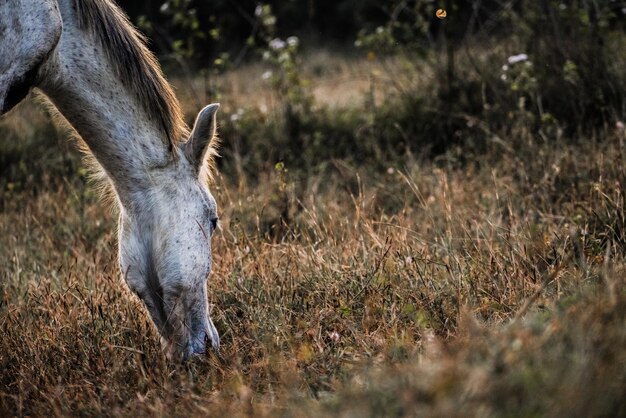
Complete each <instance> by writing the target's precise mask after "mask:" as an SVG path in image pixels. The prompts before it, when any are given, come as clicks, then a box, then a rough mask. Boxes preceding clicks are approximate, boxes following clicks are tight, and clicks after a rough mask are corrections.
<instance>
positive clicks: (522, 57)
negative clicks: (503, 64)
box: [507, 54, 528, 65]
mask: <svg viewBox="0 0 626 418" xmlns="http://www.w3.org/2000/svg"><path fill="white" fill-rule="evenodd" d="M527 59H528V55H526V54H517V55H511V56H510V57H509V58H508V59H507V61H508V62H509V64H510V65H513V64H516V63H518V62H522V61H526V60H527Z"/></svg>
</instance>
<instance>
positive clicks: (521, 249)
mask: <svg viewBox="0 0 626 418" xmlns="http://www.w3.org/2000/svg"><path fill="white" fill-rule="evenodd" d="M29 112H32V110H31V109H30V108H29V107H28V106H25V107H24V106H22V109H20V111H19V112H15V113H14V114H12V115H11V117H10V118H9V119H8V120H5V121H4V122H2V125H1V126H0V128H1V129H2V132H3V133H4V134H5V136H8V137H11V138H18V137H19V134H20V133H21V132H22V130H23V126H25V125H23V124H24V122H23V121H24V119H23V118H24V113H26V114H27V115H28V114H30V113H29ZM39 118H40V120H38V121H37V122H36V123H37V124H38V126H40V128H39V129H38V130H37V132H39V131H44V132H54V130H52V129H51V128H49V125H48V122H46V121H45V118H41V117H40V116H39ZM47 126H48V127H47ZM33 132H35V131H33ZM33 135H36V134H35V133H33ZM59 136H60V137H62V135H59ZM625 139H626V138H624V133H623V131H620V132H611V133H609V134H608V136H607V138H605V139H604V141H602V142H597V141H592V140H588V141H581V143H580V144H577V145H568V144H564V143H553V144H551V145H536V144H531V143H529V144H528V145H527V148H526V149H525V150H524V152H517V153H509V152H506V151H502V150H501V149H499V150H494V151H493V152H491V153H487V154H486V155H483V156H481V157H480V159H477V160H475V161H474V162H473V163H471V164H464V165H459V164H457V163H456V162H455V160H454V158H453V155H454V152H451V153H449V154H448V155H447V157H446V158H443V159H441V160H438V161H436V162H432V161H423V160H411V159H407V160H405V161H403V163H402V165H401V166H396V165H394V164H393V163H390V166H389V169H388V170H387V171H386V172H373V171H372V170H370V169H368V167H353V166H350V165H349V164H347V163H345V162H342V161H333V162H331V163H329V165H328V166H327V167H326V169H325V170H321V171H320V174H317V175H315V176H311V177H308V178H304V179H303V178H301V177H299V176H298V174H297V173H298V172H297V169H296V168H291V167H287V171H284V170H283V171H271V172H263V173H258V175H257V176H256V178H254V179H250V178H236V176H232V177H226V176H218V177H217V179H216V184H215V185H214V187H213V191H214V194H215V197H216V199H217V201H218V202H219V204H220V207H221V214H220V217H221V220H222V226H223V229H222V231H221V232H220V233H217V234H216V236H215V237H214V238H213V243H214V259H215V263H214V272H213V274H212V277H211V279H210V299H211V300H210V302H211V304H212V307H213V313H212V317H213V319H214V320H215V322H216V326H217V327H218V329H219V331H220V333H221V335H222V345H223V352H222V354H223V356H224V361H222V362H220V361H219V360H217V359H216V358H213V357H209V358H208V359H206V361H198V362H195V363H193V364H189V365H187V366H184V367H183V366H175V365H172V364H168V363H167V362H166V361H165V359H164V357H163V355H162V353H161V352H160V348H159V345H158V338H157V335H156V333H155V331H154V330H153V329H152V326H151V325H150V323H149V319H148V317H147V316H146V314H145V312H144V310H143V307H142V306H141V304H140V302H139V301H138V300H137V299H136V298H135V297H134V296H132V295H131V294H130V292H129V291H127V289H126V287H125V285H124V284H123V283H122V281H121V278H120V277H119V274H118V272H117V269H116V267H115V256H116V255H115V252H116V243H115V237H114V229H115V219H114V216H113V215H112V214H111V212H110V211H109V210H108V209H107V208H104V207H102V205H101V204H100V203H99V202H98V200H97V198H96V197H95V196H94V195H93V193H92V192H90V191H89V190H90V189H89V188H87V187H86V186H85V184H84V183H85V182H84V173H82V171H80V170H79V169H78V168H77V167H78V165H77V163H76V161H77V158H78V157H77V156H76V154H75V153H74V152H73V151H71V150H68V149H66V148H64V146H63V145H62V144H63V143H64V142H63V140H55V139H54V138H53V139H52V140H51V141H52V143H53V145H55V146H61V147H62V150H61V151H62V152H60V154H61V155H62V156H63V157H62V161H65V162H71V164H70V167H74V168H75V170H77V171H78V174H77V173H76V172H70V173H67V172H64V171H63V170H64V168H63V167H65V165H58V164H56V165H55V164H54V161H51V162H50V164H52V165H50V166H49V169H50V170H51V171H52V172H53V175H43V174H41V175H34V176H33V177H28V176H26V177H23V176H21V174H20V173H19V170H18V171H17V172H16V171H15V170H13V169H12V168H9V169H7V170H8V171H5V172H4V174H3V176H4V177H5V178H4V179H2V181H1V182H0V184H1V185H2V187H3V189H2V190H0V208H2V211H0V266H2V269H1V270H0V297H1V299H0V330H1V333H2V340H1V341H0V370H1V374H0V415H2V416H26V415H30V416H32V415H44V414H47V415H89V416H92V415H107V416H108V415H111V416H118V415H126V416H137V415H141V416H143V415H160V416H172V415H185V416H188V415H193V416H206V415H214V416H248V415H251V416H277V415H278V416H282V415H284V416H320V415H338V416H384V415H387V416H403V415H409V416H414V415H419V416H574V415H578V416H626V406H625V404H624V399H623V394H624V393H626V374H625V370H626V327H625V325H624V324H625V323H626V322H625V321H626V293H625V291H624V290H625V287H624V285H625V284H626V283H625V282H624V254H625V252H626V236H625V235H624V234H625V232H624V227H625V222H626V212H625V211H624V205H625V200H624V195H623V192H622V191H621V185H622V184H623V182H624V179H625V177H624V174H625V172H624V160H623V158H624V149H623V146H622V144H623V141H624V140H625ZM16 140H17V139H16ZM33 141H34V140H33ZM55 141H56V142H55ZM34 142H36V141H34ZM60 144H61V145H60ZM3 147H4V144H3ZM31 163H32V164H36V163H35V162H34V161H32V162H31ZM72 164H73V165H72ZM17 165H18V166H19V164H17ZM11 167H13V166H11ZM50 167H51V168H50ZM15 179H23V181H22V182H21V183H19V184H18V183H16V180H15ZM10 185H12V186H10ZM35 186H36V187H35Z"/></svg>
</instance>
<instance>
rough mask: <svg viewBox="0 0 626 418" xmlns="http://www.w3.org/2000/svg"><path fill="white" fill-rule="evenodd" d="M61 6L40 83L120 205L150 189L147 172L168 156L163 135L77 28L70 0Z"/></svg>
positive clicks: (100, 51)
mask: <svg viewBox="0 0 626 418" xmlns="http://www.w3.org/2000/svg"><path fill="white" fill-rule="evenodd" d="M59 6H60V11H61V16H62V18H63V33H62V35H61V39H60V41H59V44H58V45H57V48H56V50H55V52H54V53H53V54H52V56H51V57H50V59H49V60H48V62H47V63H46V64H45V66H44V68H43V69H42V81H41V83H40V85H39V88H40V89H41V90H42V91H43V92H44V93H45V94H46V95H47V96H48V97H49V98H50V99H51V101H52V102H53V103H54V105H55V106H56V107H57V109H58V110H59V111H60V112H61V114H62V115H63V116H64V117H65V118H66V119H67V121H68V122H69V123H70V125H72V127H73V128H74V129H75V130H76V131H77V132H78V134H79V135H80V136H81V137H82V139H83V140H84V141H85V143H86V144H87V146H88V148H89V150H90V151H91V152H92V153H93V155H94V157H95V158H96V160H97V161H98V163H99V164H100V165H101V166H102V168H103V169H104V171H105V172H106V174H107V175H108V176H109V178H110V179H111V181H112V183H113V186H114V188H115V191H116V193H117V195H118V197H119V198H120V201H121V203H122V205H124V203H126V202H125V201H127V200H129V199H131V198H132V196H136V195H137V194H141V192H143V191H147V190H149V189H150V188H151V187H152V186H153V185H154V180H153V177H152V176H151V173H153V172H154V171H155V169H159V168H162V167H164V166H166V165H167V164H168V162H170V161H171V160H172V154H171V152H170V151H169V149H168V147H167V146H166V145H165V144H167V138H166V135H165V133H164V132H163V131H162V130H161V129H159V127H158V125H157V123H156V122H155V120H154V119H155V118H152V120H151V118H150V117H149V115H148V114H147V113H146V111H145V110H144V107H142V106H141V103H139V102H138V99H137V98H136V97H135V96H136V95H133V94H131V92H129V91H128V89H127V88H126V87H125V86H124V85H123V83H122V82H121V80H119V79H118V77H117V76H116V72H115V71H114V69H113V67H112V65H111V64H110V62H109V59H108V58H107V53H106V51H104V50H103V47H102V46H101V45H100V44H99V43H98V42H96V40H95V39H94V37H93V36H92V35H91V34H89V33H86V32H85V31H83V30H81V29H80V27H79V25H78V22H77V19H76V13H75V11H74V10H73V9H72V5H71V1H70V0H60V1H59ZM128 203H129V204H130V203H131V202H128Z"/></svg>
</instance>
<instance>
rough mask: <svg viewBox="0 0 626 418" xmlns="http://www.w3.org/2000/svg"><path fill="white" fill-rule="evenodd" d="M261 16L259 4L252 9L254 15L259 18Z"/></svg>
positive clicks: (261, 7) (261, 9) (261, 10)
mask: <svg viewBox="0 0 626 418" xmlns="http://www.w3.org/2000/svg"><path fill="white" fill-rule="evenodd" d="M262 14H263V6H261V5H260V4H259V5H258V6H257V7H256V8H255V9H254V15H255V16H256V17H260V16H261V15H262Z"/></svg>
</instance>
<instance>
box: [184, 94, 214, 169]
mask: <svg viewBox="0 0 626 418" xmlns="http://www.w3.org/2000/svg"><path fill="white" fill-rule="evenodd" d="M219 107H220V104H219V103H213V104H210V105H208V106H206V107H205V108H204V109H202V110H201V111H200V113H198V116H197V117H196V121H195V122H194V124H193V130H192V131H191V136H190V137H189V140H188V141H187V142H186V143H185V155H186V156H187V159H188V160H189V162H191V164H192V165H193V166H194V167H195V168H196V170H198V171H200V168H201V167H202V164H203V163H204V160H205V159H206V157H207V153H208V152H209V150H210V149H211V147H212V144H211V142H212V141H213V138H214V136H215V131H216V118H215V114H216V113H217V109H219Z"/></svg>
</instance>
